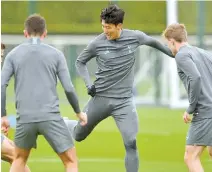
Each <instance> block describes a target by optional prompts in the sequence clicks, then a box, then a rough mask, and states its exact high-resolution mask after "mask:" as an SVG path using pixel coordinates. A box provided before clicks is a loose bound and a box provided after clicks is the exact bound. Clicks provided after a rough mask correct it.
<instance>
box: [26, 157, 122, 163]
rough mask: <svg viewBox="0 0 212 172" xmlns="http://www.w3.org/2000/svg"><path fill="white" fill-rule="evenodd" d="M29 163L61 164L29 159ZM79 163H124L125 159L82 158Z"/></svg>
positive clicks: (53, 159)
mask: <svg viewBox="0 0 212 172" xmlns="http://www.w3.org/2000/svg"><path fill="white" fill-rule="evenodd" d="M28 162H43V163H46V162H52V163H54V162H61V160H60V159H59V158H36V159H35V158H33V159H29V160H28ZM79 162H94V163H95V162H103V163H108V162H109V163H117V162H124V159H118V158H117V159H116V158H81V159H79Z"/></svg>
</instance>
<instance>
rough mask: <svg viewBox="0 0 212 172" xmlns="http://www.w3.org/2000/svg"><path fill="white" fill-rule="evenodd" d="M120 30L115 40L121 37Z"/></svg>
mask: <svg viewBox="0 0 212 172" xmlns="http://www.w3.org/2000/svg"><path fill="white" fill-rule="evenodd" d="M121 32H122V29H121V30H119V31H118V32H117V35H116V37H115V39H119V38H120V36H121Z"/></svg>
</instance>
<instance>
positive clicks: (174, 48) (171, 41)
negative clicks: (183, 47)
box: [168, 39, 177, 56]
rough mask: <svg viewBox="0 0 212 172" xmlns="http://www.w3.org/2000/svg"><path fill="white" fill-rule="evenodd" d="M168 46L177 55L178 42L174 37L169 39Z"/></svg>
mask: <svg viewBox="0 0 212 172" xmlns="http://www.w3.org/2000/svg"><path fill="white" fill-rule="evenodd" d="M168 47H169V49H170V50H171V51H172V54H173V55H174V56H175V55H176V54H177V48H176V42H175V41H174V40H173V39H169V40H168Z"/></svg>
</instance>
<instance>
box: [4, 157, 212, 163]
mask: <svg viewBox="0 0 212 172" xmlns="http://www.w3.org/2000/svg"><path fill="white" fill-rule="evenodd" d="M211 161H212V160H211V159H208V160H206V162H211ZM2 162H3V163H5V161H2ZM27 162H29V163H62V162H61V160H60V159H59V158H32V159H29V160H28V161H27ZM79 162H89V163H96V162H100V163H124V159H120V158H81V159H79ZM141 162H146V163H150V164H161V163H163V162H151V161H149V162H147V161H143V160H141Z"/></svg>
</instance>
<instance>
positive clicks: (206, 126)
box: [186, 118, 212, 146]
mask: <svg viewBox="0 0 212 172" xmlns="http://www.w3.org/2000/svg"><path fill="white" fill-rule="evenodd" d="M186 145H197V146H212V118H206V119H200V120H198V121H192V122H191V125H190V128H189V130H188V134H187V138H186Z"/></svg>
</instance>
